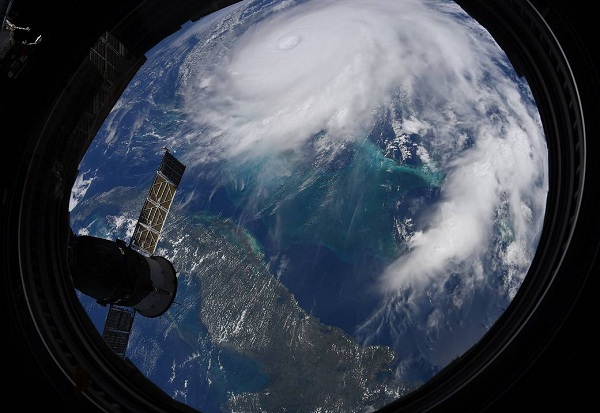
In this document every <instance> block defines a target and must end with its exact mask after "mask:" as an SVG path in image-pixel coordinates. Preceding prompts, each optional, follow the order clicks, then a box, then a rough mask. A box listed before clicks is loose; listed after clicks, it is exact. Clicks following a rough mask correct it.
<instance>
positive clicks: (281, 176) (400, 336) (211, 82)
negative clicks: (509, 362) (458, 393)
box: [71, 0, 548, 412]
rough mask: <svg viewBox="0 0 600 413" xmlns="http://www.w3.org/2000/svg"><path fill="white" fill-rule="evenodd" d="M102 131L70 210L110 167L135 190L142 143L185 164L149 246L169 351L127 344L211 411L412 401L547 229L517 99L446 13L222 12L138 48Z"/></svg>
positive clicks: (529, 110)
mask: <svg viewBox="0 0 600 413" xmlns="http://www.w3.org/2000/svg"><path fill="white" fill-rule="evenodd" d="M122 123H124V125H122ZM99 136H100V139H98V140H97V141H96V143H95V146H94V148H96V147H97V150H98V151H100V153H102V154H103V156H106V157H108V158H109V159H114V161H113V162H114V163H115V164H113V165H111V164H110V163H109V162H104V161H93V160H90V161H86V162H83V163H82V171H84V172H83V173H82V174H81V175H80V176H79V177H78V183H79V184H80V185H81V189H82V193H84V192H85V190H87V191H88V196H90V194H91V193H94V191H96V193H97V196H101V195H102V191H101V189H105V188H107V187H109V184H108V183H104V184H101V182H103V181H102V179H101V178H100V176H101V171H104V173H107V174H110V173H114V172H113V171H116V170H118V167H117V166H115V165H117V164H118V166H119V167H121V168H131V171H132V172H131V173H130V174H129V175H130V176H131V177H132V178H131V181H132V183H131V185H138V186H139V182H138V181H137V180H136V179H141V178H137V177H139V176H142V172H140V171H138V170H134V167H135V165H137V164H141V163H143V162H142V160H140V158H142V155H141V153H142V151H139V148H140V147H141V148H147V147H150V145H158V146H159V147H162V146H168V147H169V148H170V149H171V150H173V151H174V152H175V153H176V154H177V157H178V159H180V160H181V161H182V162H183V163H184V164H186V165H187V169H186V175H185V176H184V179H183V181H182V183H181V186H180V188H179V190H178V191H179V194H180V196H181V199H182V200H181V201H180V203H179V204H178V205H177V206H176V207H175V208H174V211H173V213H172V214H173V215H174V216H176V218H174V219H175V221H176V223H177V224H176V225H172V226H171V227H170V228H167V230H166V233H165V235H164V238H165V243H166V244H168V246H169V247H170V248H167V247H164V248H163V250H162V252H163V253H164V254H166V255H167V256H169V258H170V259H171V260H172V261H173V262H174V263H176V264H177V268H178V271H180V272H181V276H180V282H181V285H180V289H179V290H178V291H179V292H178V294H182V297H183V298H182V299H181V300H182V303H183V304H182V306H181V309H179V310H175V311H177V312H176V314H175V315H173V316H172V318H170V319H169V322H168V330H167V331H168V332H167V333H165V335H164V337H163V339H164V340H171V338H170V337H171V335H169V334H175V333H174V332H176V333H177V334H175V335H176V336H177V340H179V341H176V343H177V344H175V345H173V346H163V345H160V344H159V341H158V339H153V340H156V342H154V341H149V339H148V338H147V337H146V336H143V335H142V334H141V333H140V337H142V336H143V338H139V341H142V342H143V343H150V342H153V343H155V344H154V347H153V348H154V349H155V352H154V353H153V354H155V356H156V357H155V358H154V359H149V358H148V357H147V355H142V354H141V353H140V355H139V359H140V360H141V361H140V363H142V364H143V366H144V369H145V371H147V372H148V375H151V376H153V377H155V379H156V380H157V381H159V382H160V383H162V384H161V386H163V387H165V388H167V389H169V391H170V392H171V393H172V394H176V395H177V397H178V398H182V399H186V400H188V399H190V400H191V399H194V400H196V405H197V406H199V407H200V408H202V409H204V408H207V409H209V410H210V411H222V410H220V409H221V408H222V409H224V410H228V409H230V410H235V409H239V411H245V410H244V409H249V408H250V407H249V406H253V407H256V406H260V408H261V409H263V410H264V411H281V409H283V408H284V407H285V408H289V409H296V408H297V411H307V412H308V411H348V410H347V409H350V410H352V409H359V410H362V411H368V409H369V408H372V407H373V406H376V405H378V404H379V405H381V404H385V403H387V402H389V401H391V400H393V399H394V398H396V397H398V396H400V395H403V394H405V393H406V392H407V391H408V389H412V388H416V387H418V386H419V385H421V384H422V383H424V382H426V381H427V380H428V379H430V378H431V377H433V376H434V375H435V374H436V373H437V372H438V371H440V370H441V369H442V368H443V367H444V366H446V365H447V364H448V363H450V362H451V361H452V360H453V359H454V358H456V357H458V356H460V355H461V354H463V353H464V352H465V351H466V350H467V349H468V348H469V347H471V346H472V345H473V344H474V343H476V342H477V341H478V340H479V339H480V338H481V337H482V336H483V335H484V334H485V333H486V332H487V331H488V330H489V328H490V327H491V326H492V325H493V324H494V322H495V321H496V320H497V319H498V317H499V316H500V315H501V314H502V312H503V311H504V310H505V308H506V307H507V306H508V305H509V304H510V302H511V300H512V298H513V297H514V296H515V294H516V293H517V291H518V289H519V287H520V286H521V284H522V282H523V280H524V278H525V276H526V274H527V271H528V269H529V266H530V264H531V262H532V259H533V257H534V255H535V252H536V246H537V242H538V240H539V237H540V233H541V229H542V225H543V220H544V213H545V206H546V197H547V193H548V150H547V146H546V141H545V136H544V132H543V127H542V124H541V119H540V116H539V113H538V111H537V107H536V104H535V101H534V98H533V96H532V94H531V91H530V89H529V86H528V85H527V82H526V79H524V78H522V77H520V76H519V75H518V73H517V72H516V71H515V70H514V68H513V67H512V65H511V63H510V61H509V59H508V57H507V56H506V55H505V53H504V51H503V50H502V49H500V47H499V46H498V45H497V44H496V43H495V41H494V40H493V38H492V36H491V35H490V34H489V33H488V32H487V31H486V30H485V29H484V28H483V27H482V26H480V25H479V24H478V23H477V22H476V21H475V20H473V19H472V18H470V16H469V15H467V14H466V13H465V12H464V11H463V10H462V9H461V8H460V7H458V5H457V4H455V3H454V2H452V1H437V0H436V1H433V0H432V1H429V0H424V1H422V0H402V1H398V0H375V1H373V0H368V1H367V0H301V1H293V0H280V1H274V0H273V1H269V0H262V1H242V2H239V3H236V4H234V5H233V6H231V7H229V8H226V9H223V10H221V11H220V12H219V13H215V14H214V15H210V16H207V17H205V18H203V19H200V20H198V21H197V22H195V23H190V24H186V25H184V27H183V28H182V31H181V32H180V33H177V35H176V36H174V37H173V38H170V39H167V40H165V41H164V42H162V43H161V44H160V45H159V47H157V48H155V49H154V50H153V51H151V52H150V53H149V54H148V62H147V63H146V64H145V65H144V67H143V68H142V69H141V70H140V72H139V73H138V75H136V78H134V80H133V81H132V83H131V85H130V86H129V87H128V89H127V90H126V91H125V92H124V94H123V98H122V99H121V100H120V101H119V102H118V103H117V105H116V106H115V108H114V109H113V111H112V112H111V114H110V115H109V116H108V117H107V120H106V122H105V124H104V127H103V130H101V131H100V133H99ZM147 152H152V151H151V150H147ZM117 155H119V156H123V159H118V160H117V158H116V156H117ZM96 156H97V157H98V159H102V156H98V155H96ZM90 159H91V158H90ZM88 162H89V163H88ZM94 162H96V163H95V164H94ZM109 165H110V166H109ZM95 168H96V169H95ZM91 171H93V172H91ZM91 175H93V177H90V176H91ZM100 185H104V186H102V187H101V186H100ZM94 188H96V189H94ZM76 189H77V188H75V190H74V192H77V191H76ZM114 192H115V193H117V191H114ZM124 192H125V191H120V192H119V194H122V193H124ZM81 196H82V195H78V198H77V201H78V202H81V201H79V199H80V198H79V197H81ZM121 196H123V195H121ZM102 199H103V200H106V199H109V196H108V195H106V196H104V197H103V198H102ZM76 203H77V202H75V201H74V199H72V206H71V209H73V211H74V212H73V216H74V217H75V216H78V214H77V211H78V210H79V211H81V210H82V209H81V207H76V206H75V205H76ZM121 203H122V202H121ZM86 205H90V206H88V208H90V210H91V206H92V205H93V204H92V203H89V204H86ZM120 205H121V204H119V205H118V206H117V205H116V204H115V206H111V207H110V208H108V207H107V208H106V210H109V211H112V210H117V209H118V207H121V206H120ZM94 207H95V205H94ZM78 208H80V209H78ZM79 214H81V213H79ZM89 215H90V216H100V215H101V214H100V213H94V214H93V215H92V213H89ZM129 216H130V218H129V219H125V218H123V217H117V216H115V217H112V218H111V220H110V221H109V222H108V223H104V224H103V225H104V226H102V227H100V223H101V220H100V219H99V218H98V219H97V220H96V221H94V222H92V221H91V220H89V219H88V220H89V223H87V224H85V222H86V221H85V220H83V219H82V220H81V222H80V223H78V226H79V227H80V228H79V232H80V233H83V232H88V231H89V232H90V233H92V232H94V231H93V227H94V226H98V228H101V229H102V230H105V229H106V228H108V227H109V226H110V225H111V223H115V224H117V223H122V226H124V225H125V224H124V223H129V224H131V223H132V222H133V219H134V218H135V216H136V215H135V212H133V213H130V214H129ZM86 225H87V226H86ZM129 230H130V229H129ZM119 231H121V232H124V233H127V232H125V231H126V229H125V228H123V227H120V228H115V229H114V231H113V232H114V233H118V232H119ZM167 316H168V315H167ZM147 328H150V327H147ZM152 328H154V329H156V328H157V327H152ZM133 339H134V341H135V340H136V339H137V336H134V337H133ZM144 340H146V341H144ZM173 340H175V339H173ZM332 343H333V344H332ZM148 345H149V344H148ZM166 347H174V348H175V347H176V348H178V349H182V350H181V352H182V354H177V355H172V356H171V355H168V354H167V353H168V352H167V351H166V350H164V349H165V348H166ZM188 348H189V349H190V350H187V349H188ZM188 351H189V352H188ZM186 352H187V353H186ZM274 355H277V356H274ZM315 355H316V356H315ZM313 356H314V357H315V358H312V357H313ZM162 357H164V359H163V358H162ZM169 357H171V358H169ZM133 359H134V360H135V359H136V357H133ZM361 360H362V361H361ZM364 360H369V361H368V362H367V361H364ZM161 363H162V364H163V365H169V366H170V367H169V368H170V372H171V373H170V374H172V376H173V377H176V378H170V379H169V380H165V379H164V378H162V376H161V374H160V371H159V370H160V369H158V368H157V365H160V364H161ZM236 366H237V367H236ZM335 366H337V367H335ZM390 371H391V372H392V373H391V375H390V374H388V373H390ZM274 378H277V379H274ZM313 378H314V380H313ZM161 380H162V381H161ZM298 380H300V381H302V382H303V383H305V385H306V386H308V387H306V388H307V389H308V390H307V392H308V393H310V394H311V396H310V400H308V399H307V398H306V397H304V396H303V395H302V394H299V393H298V392H295V391H294V389H295V388H296V387H295V386H296V384H297V381H298ZM340 383H342V384H340ZM192 388H194V389H196V392H194V390H192ZM311 392H312V393H311ZM308 393H307V394H308ZM332 394H343V395H344V396H343V397H341V398H340V399H335V400H334V398H332V397H331V395H332ZM206 395H210V396H206ZM363 396H364V397H363ZM344 397H345V398H346V399H344V400H342V399H343V398H344ZM295 403H298V404H297V405H296V404H295ZM207 406H208V407H207ZM222 406H227V407H226V408H223V407H222ZM298 406H302V408H300V407H298ZM278 409H279V410H278ZM311 409H312V410H311ZM319 409H322V410H319ZM345 409H346V410H345ZM352 411H353V410H352Z"/></svg>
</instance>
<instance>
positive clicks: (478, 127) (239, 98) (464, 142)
mask: <svg viewBox="0 0 600 413" xmlns="http://www.w3.org/2000/svg"><path fill="white" fill-rule="evenodd" d="M252 13H253V9H252V7H248V9H243V10H240V12H239V13H238V14H234V16H231V17H230V19H232V20H231V21H230V22H229V24H230V25H231V27H233V29H232V30H230V33H232V35H231V36H232V39H231V40H230V39H228V38H227V34H226V33H225V34H223V35H222V36H221V37H219V38H218V39H214V40H213V39H211V41H214V42H216V44H215V45H214V46H213V47H215V48H218V49H219V53H218V54H217V56H218V59H217V60H216V61H215V63H214V65H213V64H208V65H207V64H206V61H203V64H199V62H198V58H199V57H202V56H203V55H202V53H199V54H197V55H194V54H193V53H192V54H191V55H190V57H189V59H188V62H187V65H186V66H185V68H186V69H185V70H187V71H188V72H187V73H186V86H185V89H184V92H183V96H184V98H185V101H186V103H185V110H186V111H187V112H188V113H189V114H190V116H191V118H192V119H194V121H196V122H197V123H198V125H200V127H201V128H202V129H203V130H206V131H207V134H206V135H205V136H208V137H209V139H207V140H203V141H202V143H201V144H200V145H199V148H200V149H201V150H202V151H207V150H208V151H209V152H210V153H215V154H219V155H218V156H220V157H222V158H223V159H229V160H231V159H234V160H235V162H251V161H252V160H253V159H254V160H257V159H260V162H261V163H262V165H264V169H262V170H261V172H260V173H261V180H263V181H269V180H270V179H273V178H275V177H276V175H280V176H282V175H290V174H291V173H292V172H291V169H292V168H291V166H290V165H288V167H285V165H284V166H282V165H281V164H280V163H278V162H277V161H276V159H279V158H280V157H281V154H283V153H285V151H287V150H301V148H302V147H303V145H306V143H307V142H309V141H310V140H312V139H313V138H314V136H315V135H316V134H319V133H321V134H323V136H324V138H323V139H321V140H320V141H319V142H318V147H317V153H315V154H314V155H313V156H315V157H317V156H319V155H323V154H325V155H326V156H332V155H331V154H332V153H334V152H335V151H332V149H331V148H332V147H334V148H339V147H340V146H341V145H343V144H344V143H347V142H352V143H357V142H359V141H361V140H364V139H365V138H366V137H367V136H368V135H369V133H371V132H372V130H373V129H374V128H375V126H376V124H377V122H378V121H380V119H381V117H382V116H385V113H393V114H394V115H395V118H394V121H395V124H394V125H395V127H396V128H397V129H398V130H401V131H402V133H406V134H418V135H419V136H422V137H423V139H426V140H427V142H428V144H427V148H428V152H427V153H423V154H422V155H423V156H427V158H428V159H429V160H432V161H431V162H430V165H431V167H432V168H435V169H437V170H441V171H444V174H445V176H444V178H443V183H441V185H440V188H441V189H440V198H439V201H438V202H436V203H435V205H431V206H428V207H427V212H426V213H424V214H423V215H422V216H421V217H420V222H413V223H412V225H411V229H410V231H409V232H410V235H409V236H408V237H407V238H406V245H407V250H406V252H405V253H404V254H402V255H401V256H399V257H398V258H397V259H396V260H394V262H393V263H391V264H390V265H389V266H388V268H387V269H386V270H385V271H384V272H383V274H382V275H381V277H380V279H379V280H378V281H377V288H378V289H379V290H380V291H381V294H382V296H384V297H385V298H384V299H383V301H382V303H383V304H382V307H381V309H380V310H379V311H377V312H375V313H374V314H373V316H372V318H371V319H370V320H368V321H366V322H365V324H364V325H363V326H362V329H363V330H364V331H368V330H370V329H372V324H374V323H375V324H376V323H386V322H390V323H391V321H390V320H387V321H386V319H388V318H389V316H387V315H386V314H387V310H386V309H388V308H389V306H390V305H392V304H391V303H394V302H396V301H397V300H399V299H400V298H399V297H403V298H402V299H401V300H402V301H403V302H412V300H418V299H419V296H423V295H424V294H429V295H430V296H431V297H433V298H432V299H433V300H437V299H440V300H444V301H445V300H446V299H445V298H443V297H445V296H447V295H448V288H449V285H450V284H452V280H453V279H454V278H455V277H456V276H457V274H461V282H460V284H461V285H462V286H463V287H462V291H461V292H457V293H456V296H455V299H457V300H460V301H461V302H468V301H470V300H471V298H472V295H473V294H475V292H476V291H477V290H480V289H482V288H485V286H486V285H490V284H493V283H494V281H493V280H490V275H489V274H486V271H484V270H483V269H484V267H485V266H486V260H489V259H490V257H489V251H490V245H489V242H488V240H490V239H491V238H492V235H493V232H494V226H495V225H496V223H497V218H498V216H499V214H504V215H505V216H506V218H507V219H510V222H511V224H510V242H509V245H507V247H506V249H505V251H504V252H503V253H502V256H501V259H502V261H503V263H504V265H505V266H506V267H507V268H508V270H507V272H506V274H505V277H504V279H503V281H502V283H501V284H502V287H503V288H505V289H506V291H508V294H509V295H511V296H512V295H514V293H515V291H516V289H517V287H518V285H520V282H521V281H522V279H523V277H524V274H525V272H526V267H527V265H528V263H529V262H530V260H531V259H532V256H533V253H534V248H533V246H534V245H535V242H536V240H537V238H536V237H538V236H539V230H540V228H541V225H542V219H543V210H544V207H545V200H546V193H547V176H546V171H547V149H546V146H545V140H544V135H543V131H542V126H541V122H540V119H539V115H538V114H537V109H536V108H535V106H534V105H533V98H532V97H531V95H530V93H529V91H528V90H527V88H526V85H524V84H523V82H520V81H519V79H518V78H516V76H515V75H508V74H509V73H510V72H511V67H510V63H509V62H508V60H507V59H506V56H505V55H504V53H503V51H502V50H501V49H500V48H499V47H498V46H497V45H496V43H495V42H494V41H493V39H492V38H491V36H490V35H489V34H488V33H487V32H486V31H485V30H483V29H482V28H481V26H479V25H478V24H477V23H476V22H474V21H472V20H470V19H468V18H467V16H466V15H465V14H464V12H462V10H461V9H460V8H458V7H457V6H456V5H455V4H454V3H451V2H437V1H412V0H408V1H401V2H398V1H383V0H382V1H361V0H342V1H337V0H336V1H319V2H314V1H306V2H291V1H286V2H279V3H277V10H276V11H275V12H273V13H269V14H268V15H266V16H263V15H262V14H260V13H258V12H257V13H256V14H253V15H252V16H251V17H249V15H250V14H252ZM249 18H251V19H253V20H252V21H253V24H250V25H247V24H246V25H245V26H244V30H243V31H241V32H240V31H238V29H236V21H235V19H239V20H240V21H241V20H244V21H246V20H247V19H249ZM239 30H241V29H239ZM223 36H224V38H223ZM233 36H235V38H233ZM202 47H206V44H202ZM204 156H205V155H203V154H198V155H197V156H195V159H203V157H204ZM271 175H275V176H273V177H272V176H271ZM532 188H535V189H534V190H533V191H532ZM408 307H410V306H408ZM392 318H393V319H395V317H392ZM442 319H443V317H442V318H440V321H437V322H436V321H435V319H434V318H433V317H432V319H431V320H430V323H431V324H432V327H431V328H433V329H435V328H438V326H437V323H438V322H442V321H441V320H442ZM368 335H369V334H367V336H368ZM399 339H400V338H399Z"/></svg>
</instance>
